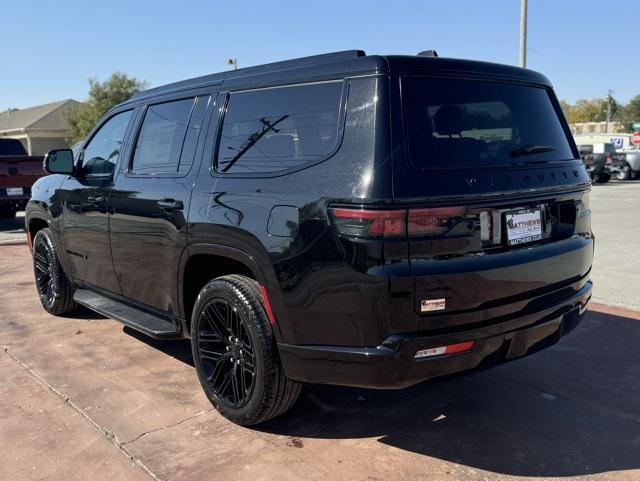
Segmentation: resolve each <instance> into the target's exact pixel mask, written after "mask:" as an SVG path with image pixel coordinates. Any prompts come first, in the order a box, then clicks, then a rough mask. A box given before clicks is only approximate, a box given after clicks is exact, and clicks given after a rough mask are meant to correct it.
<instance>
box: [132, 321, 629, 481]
mask: <svg viewBox="0 0 640 481" xmlns="http://www.w3.org/2000/svg"><path fill="white" fill-rule="evenodd" d="M124 331H125V332H126V333H127V334H129V335H131V336H133V337H135V338H136V339H139V340H140V341H142V342H145V343H146V344H147V345H149V346H152V347H154V348H155V349H159V350H161V351H163V352H165V353H167V354H169V355H171V356H173V357H175V358H176V359H179V360H181V361H182V362H184V363H186V364H189V365H191V366H193V360H192V357H191V349H190V345H189V342H188V341H187V340H184V341H158V340H154V339H150V338H147V337H146V336H144V335H142V334H139V333H137V332H136V331H133V330H131V329H129V328H126V327H125V328H124ZM638 341H640V317H639V318H638V319H632V318H628V317H622V316H615V315H609V314H603V313H600V312H594V311H590V312H589V313H588V314H587V316H586V317H585V320H584V321H583V322H582V324H581V325H580V326H579V327H578V328H577V329H576V330H575V331H574V332H572V333H571V335H570V336H568V337H566V338H564V339H563V340H562V341H561V342H560V343H559V344H558V345H556V346H554V347H552V348H550V349H547V350H545V351H543V352H540V353H537V354H535V355H533V356H530V357H528V358H525V359H521V360H518V361H514V362H511V363H508V364H505V365H502V366H499V367H496V368H493V369H491V370H488V371H483V372H480V373H474V374H468V375H460V376H453V377H448V378H443V379H436V380H432V381H429V382H426V383H423V384H420V385H417V386H413V387H410V388H407V389H404V390H400V391H391V390H389V391H377V390H368V389H356V388H346V387H337V386H321V385H308V386H305V389H304V390H303V393H302V395H301V397H300V400H299V401H298V403H297V404H296V406H295V407H294V408H293V409H292V410H291V411H290V412H289V413H288V414H285V415H284V416H281V417H279V418H276V419H274V420H272V421H270V422H268V423H265V424H263V425H260V426H258V427H254V428H253V429H255V430H259V431H263V432H267V433H272V434H278V435H285V436H290V437H295V438H302V439H304V438H321V439H337V440H338V439H354V438H355V439H358V438H377V440H378V442H380V443H383V444H386V445H388V446H392V447H395V448H398V449H402V450H405V451H408V452H411V453H415V454H420V455H424V456H429V457H431V458H437V459H441V460H444V461H448V462H452V463H457V464H460V465H464V466H467V467H470V468H475V469H481V470H485V471H490V472H493V473H499V474H504V475H511V476H542V477H556V476H581V475H588V474H594V473H602V472H607V471H621V470H627V469H638V468H640V356H638V355H637V346H636V345H637V343H638Z"/></svg>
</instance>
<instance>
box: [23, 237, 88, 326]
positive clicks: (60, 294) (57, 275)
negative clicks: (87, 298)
mask: <svg viewBox="0 0 640 481" xmlns="http://www.w3.org/2000/svg"><path fill="white" fill-rule="evenodd" d="M33 273H34V276H35V278H36V289H37V291H38V295H39V296H40V302H41V303H42V307H44V309H45V310H46V311H47V312H48V313H49V314H53V315H54V316H60V315H62V314H68V313H70V312H73V311H75V310H76V309H78V304H76V302H75V301H74V300H73V291H74V288H73V285H72V284H71V282H70V281H69V279H68V278H67V276H66V275H65V273H64V270H63V269H62V265H60V259H59V257H58V253H57V250H56V247H55V243H54V241H53V237H52V234H51V230H50V229H48V228H44V229H41V230H39V231H38V233H37V234H36V236H35V238H34V239H33Z"/></svg>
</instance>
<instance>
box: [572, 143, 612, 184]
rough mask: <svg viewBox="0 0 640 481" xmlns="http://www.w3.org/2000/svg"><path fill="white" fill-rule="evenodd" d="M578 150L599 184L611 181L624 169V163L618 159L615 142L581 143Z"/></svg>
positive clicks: (588, 170) (591, 174)
mask: <svg viewBox="0 0 640 481" xmlns="http://www.w3.org/2000/svg"><path fill="white" fill-rule="evenodd" d="M578 151H579V152H580V157H581V158H582V161H583V162H584V165H585V168H586V169H587V172H588V173H589V175H590V176H591V178H592V179H593V181H594V182H597V183H599V184H603V183H606V182H609V180H611V177H612V176H615V177H616V178H617V177H618V175H619V174H620V172H621V171H622V165H623V164H622V162H620V161H618V159H617V156H616V148H615V146H614V145H613V144H609V143H602V142H595V143H592V144H580V145H578Z"/></svg>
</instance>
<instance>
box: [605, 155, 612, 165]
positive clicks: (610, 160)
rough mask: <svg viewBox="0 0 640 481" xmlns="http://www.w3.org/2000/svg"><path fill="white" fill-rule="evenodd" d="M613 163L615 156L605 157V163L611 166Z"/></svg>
mask: <svg viewBox="0 0 640 481" xmlns="http://www.w3.org/2000/svg"><path fill="white" fill-rule="evenodd" d="M612 162H613V155H611V154H607V156H606V157H605V163H606V164H611V163H612Z"/></svg>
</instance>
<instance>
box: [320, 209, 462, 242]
mask: <svg viewBox="0 0 640 481" xmlns="http://www.w3.org/2000/svg"><path fill="white" fill-rule="evenodd" d="M329 213H330V216H331V219H332V221H333V225H334V226H335V228H336V230H337V231H338V233H339V234H341V235H344V236H347V237H357V238H363V239H380V238H405V237H407V236H409V237H428V236H439V235H442V234H444V233H445V232H447V231H448V230H449V229H450V228H451V227H452V226H453V225H454V224H455V222H456V221H457V220H458V219H459V218H460V217H463V216H464V214H465V208H464V207H435V208H430V209H408V210H407V209H394V210H374V209H361V208H343V207H335V208H330V209H329Z"/></svg>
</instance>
